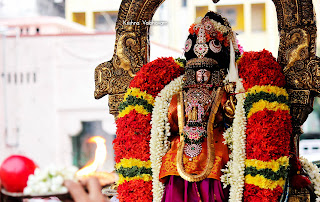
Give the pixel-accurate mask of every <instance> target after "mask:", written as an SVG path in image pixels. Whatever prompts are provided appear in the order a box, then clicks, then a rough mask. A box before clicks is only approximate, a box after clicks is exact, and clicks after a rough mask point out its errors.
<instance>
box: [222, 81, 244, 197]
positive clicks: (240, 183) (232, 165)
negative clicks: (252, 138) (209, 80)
mask: <svg viewBox="0 0 320 202" xmlns="http://www.w3.org/2000/svg"><path fill="white" fill-rule="evenodd" d="M236 99H237V105H236V108H235V117H234V120H233V124H232V127H231V128H229V129H227V130H226V131H225V133H224V134H223V136H224V139H225V144H228V147H229V149H230V150H231V154H230V155H229V158H230V160H229V162H228V163H227V165H226V169H223V170H222V172H223V173H224V174H223V175H222V176H221V181H222V182H223V184H224V187H227V185H230V194H229V201H235V202H241V201H242V198H243V188H244V172H245V159H246V148H245V145H246V124H247V119H246V116H245V109H244V101H245V99H246V94H245V93H244V88H243V85H242V82H241V80H239V81H238V82H237V83H236Z"/></svg>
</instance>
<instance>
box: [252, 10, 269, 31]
mask: <svg viewBox="0 0 320 202" xmlns="http://www.w3.org/2000/svg"><path fill="white" fill-rule="evenodd" d="M251 6H252V7H251V12H252V14H251V26H252V31H253V32H259V31H265V30H266V8H265V4H252V5H251Z"/></svg>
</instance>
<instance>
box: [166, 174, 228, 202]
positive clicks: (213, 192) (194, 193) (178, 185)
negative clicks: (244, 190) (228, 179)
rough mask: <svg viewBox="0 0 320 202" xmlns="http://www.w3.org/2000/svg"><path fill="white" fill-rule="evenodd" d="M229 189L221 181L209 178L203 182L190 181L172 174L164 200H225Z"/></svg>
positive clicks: (168, 201) (217, 201)
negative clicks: (223, 186)
mask: <svg viewBox="0 0 320 202" xmlns="http://www.w3.org/2000/svg"><path fill="white" fill-rule="evenodd" d="M228 193H229V189H228V188H226V189H223V188H222V184H221V182H220V181H218V180H215V179H210V178H207V179H205V180H203V181H201V182H188V181H186V180H183V179H182V178H181V177H179V176H174V175H171V176H169V179H168V181H167V184H166V187H165V190H164V195H163V198H162V202H225V201H228Z"/></svg>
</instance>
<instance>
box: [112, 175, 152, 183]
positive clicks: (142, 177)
mask: <svg viewBox="0 0 320 202" xmlns="http://www.w3.org/2000/svg"><path fill="white" fill-rule="evenodd" d="M132 180H143V181H146V182H148V181H151V180H152V177H151V175H149V174H142V175H140V176H135V177H123V175H121V174H119V180H118V182H117V184H118V185H120V184H123V183H124V182H126V181H127V182H129V181H132Z"/></svg>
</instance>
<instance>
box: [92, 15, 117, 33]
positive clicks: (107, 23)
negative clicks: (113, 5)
mask: <svg viewBox="0 0 320 202" xmlns="http://www.w3.org/2000/svg"><path fill="white" fill-rule="evenodd" d="M117 17H118V12H117V11H111V12H96V13H94V19H95V23H94V24H95V29H96V30H98V31H113V30H114V27H115V24H116V21H117Z"/></svg>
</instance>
